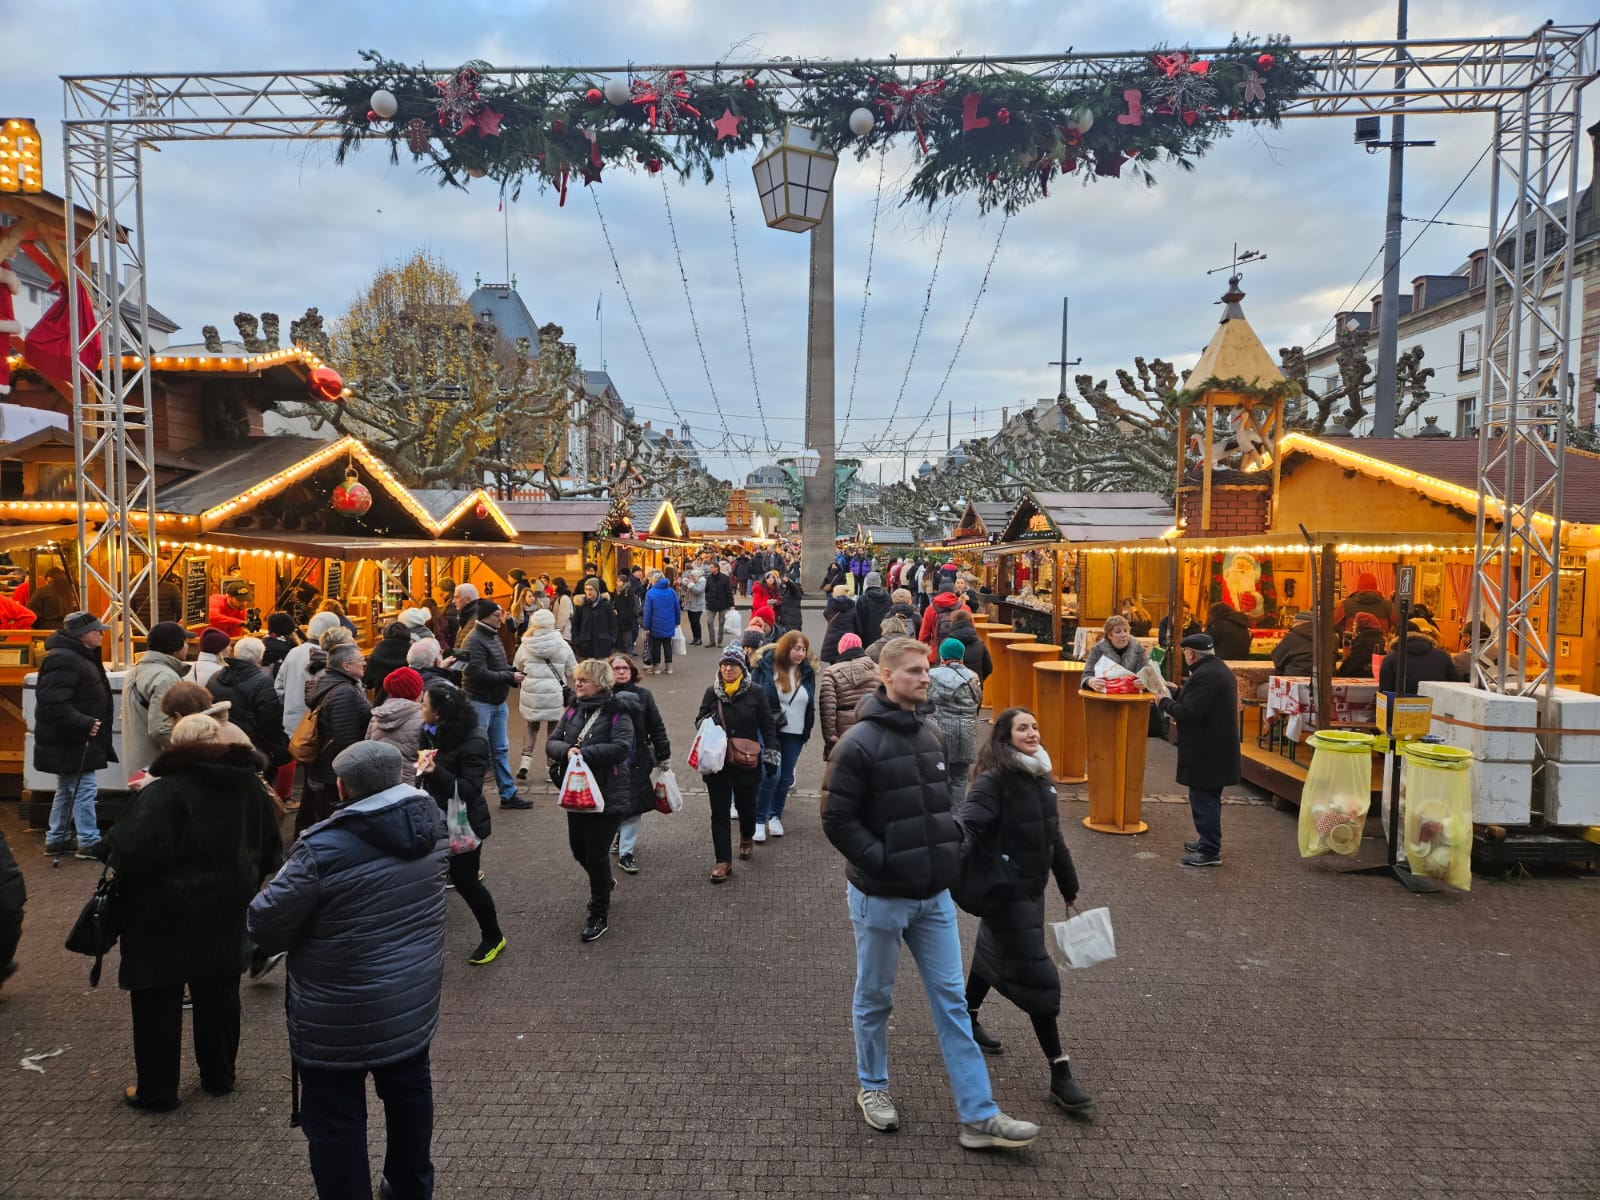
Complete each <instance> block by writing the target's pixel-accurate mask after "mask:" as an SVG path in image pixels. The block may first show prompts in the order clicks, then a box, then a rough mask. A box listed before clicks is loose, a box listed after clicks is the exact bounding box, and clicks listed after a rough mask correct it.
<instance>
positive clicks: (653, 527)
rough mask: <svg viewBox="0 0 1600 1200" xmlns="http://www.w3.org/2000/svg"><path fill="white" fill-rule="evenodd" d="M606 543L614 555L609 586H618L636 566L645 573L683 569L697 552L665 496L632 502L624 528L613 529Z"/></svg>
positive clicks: (681, 519)
mask: <svg viewBox="0 0 1600 1200" xmlns="http://www.w3.org/2000/svg"><path fill="white" fill-rule="evenodd" d="M604 540H605V543H606V545H607V546H608V547H609V548H610V550H611V552H612V554H613V555H614V556H615V558H614V570H613V571H612V573H611V575H610V576H609V577H608V578H607V579H606V582H607V583H608V584H615V583H616V576H617V575H618V574H620V573H621V572H623V571H627V570H631V569H632V568H633V567H643V568H644V569H645V570H646V571H659V570H660V569H661V568H662V567H665V566H669V565H670V566H673V567H680V566H682V565H683V564H684V562H686V561H687V560H689V559H691V558H693V557H694V555H695V553H696V552H697V547H696V544H695V540H694V539H693V538H691V537H690V536H689V528H688V526H687V525H685V524H684V521H683V518H682V517H681V516H679V515H678V510H677V507H676V506H675V505H674V504H673V503H672V501H671V500H668V499H667V498H666V497H664V496H646V497H643V498H641V499H637V500H630V501H629V502H628V514H627V521H626V523H625V528H622V529H617V530H614V531H613V532H612V533H611V535H610V536H608V537H606V538H605V539H604ZM603 569H604V566H603V565H602V570H603Z"/></svg>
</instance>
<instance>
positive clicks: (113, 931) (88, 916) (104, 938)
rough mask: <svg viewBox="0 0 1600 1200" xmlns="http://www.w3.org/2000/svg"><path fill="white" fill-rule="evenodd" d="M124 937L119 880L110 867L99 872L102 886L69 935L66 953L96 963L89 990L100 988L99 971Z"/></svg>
mask: <svg viewBox="0 0 1600 1200" xmlns="http://www.w3.org/2000/svg"><path fill="white" fill-rule="evenodd" d="M121 935H122V921H121V919H120V916H119V914H118V912H117V877H116V875H114V874H112V873H111V864H110V863H107V864H106V865H105V866H104V867H102V868H101V870H100V882H99V883H97V884H95V887H94V895H92V896H90V897H89V902H88V903H87V904H85V905H84V906H83V911H82V912H80V913H79V914H78V919H77V920H76V921H74V922H73V923H72V932H70V933H69V934H67V949H68V950H70V951H72V953H74V954H83V955H87V956H88V957H90V958H92V959H94V966H92V967H90V968H89V986H90V987H99V986H100V967H101V964H102V961H103V960H104V959H105V956H106V955H107V954H109V953H110V952H111V947H113V946H115V945H116V944H117V938H118V937H120V936H121Z"/></svg>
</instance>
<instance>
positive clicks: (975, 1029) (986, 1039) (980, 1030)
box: [967, 1008, 1005, 1054]
mask: <svg viewBox="0 0 1600 1200" xmlns="http://www.w3.org/2000/svg"><path fill="white" fill-rule="evenodd" d="M967 1015H968V1016H970V1017H971V1018H972V1040H973V1041H975V1042H977V1043H978V1049H979V1050H982V1051H983V1052H984V1053H985V1054H1003V1053H1005V1046H1004V1045H1003V1044H1002V1043H1001V1041H1000V1039H999V1038H997V1037H995V1036H994V1034H992V1033H990V1032H989V1031H988V1030H987V1029H985V1028H984V1027H983V1026H982V1025H980V1024H979V1023H978V1010H977V1009H975V1008H969V1009H967Z"/></svg>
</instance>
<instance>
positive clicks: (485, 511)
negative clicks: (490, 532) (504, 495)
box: [472, 500, 489, 521]
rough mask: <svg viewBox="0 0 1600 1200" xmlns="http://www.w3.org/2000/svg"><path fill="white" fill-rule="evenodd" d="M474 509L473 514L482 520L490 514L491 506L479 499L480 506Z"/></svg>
mask: <svg viewBox="0 0 1600 1200" xmlns="http://www.w3.org/2000/svg"><path fill="white" fill-rule="evenodd" d="M472 511H473V514H474V515H475V516H476V517H477V518H478V520H480V521H481V520H483V519H484V518H485V517H487V516H488V515H489V506H488V505H487V504H485V503H484V502H483V501H482V500H479V501H478V507H477V508H475V509H473V510H472Z"/></svg>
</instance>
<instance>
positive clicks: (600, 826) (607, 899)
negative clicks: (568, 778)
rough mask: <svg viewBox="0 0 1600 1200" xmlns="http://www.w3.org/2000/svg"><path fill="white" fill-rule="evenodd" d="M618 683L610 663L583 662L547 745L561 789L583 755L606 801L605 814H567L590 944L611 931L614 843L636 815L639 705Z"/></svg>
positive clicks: (574, 674) (575, 672)
mask: <svg viewBox="0 0 1600 1200" xmlns="http://www.w3.org/2000/svg"><path fill="white" fill-rule="evenodd" d="M616 683H617V680H616V676H615V675H613V674H612V673H611V667H610V666H609V665H608V664H607V663H606V662H605V660H604V659H598V658H586V659H584V660H583V661H582V662H581V663H579V664H578V665H577V667H576V668H574V670H573V672H572V690H573V692H574V694H575V695H576V700H575V702H574V703H573V705H572V707H571V708H569V709H567V711H566V712H565V713H563V714H562V716H561V724H560V725H558V726H556V731H555V732H554V733H552V734H551V735H550V736H549V737H547V738H546V739H545V743H544V752H545V754H546V755H547V756H548V757H549V759H550V778H551V779H552V780H554V781H555V783H556V786H558V787H559V786H560V782H561V777H562V775H564V774H565V773H566V768H567V760H568V758H570V757H571V756H573V755H582V756H583V761H584V764H585V765H586V766H587V767H588V768H589V772H590V774H591V775H592V776H593V777H594V781H595V783H596V784H598V785H599V788H600V795H601V796H602V797H604V799H605V808H604V809H603V810H602V811H600V812H572V811H568V813H567V845H568V846H569V847H570V848H571V850H572V857H573V860H574V861H575V862H577V864H578V865H579V866H580V867H582V868H583V869H584V871H586V872H587V873H588V875H589V917H588V920H587V921H585V922H584V926H583V931H582V932H581V933H580V934H579V935H578V936H579V937H580V938H581V939H582V940H583V941H585V942H593V941H596V940H598V939H599V938H601V937H603V936H604V935H605V932H606V930H607V929H608V928H609V927H610V917H611V889H612V888H614V887H616V886H617V881H616V880H615V879H613V878H612V877H611V857H610V854H611V840H612V839H613V838H614V837H616V836H617V829H618V827H619V826H620V825H621V824H622V822H623V819H624V818H625V817H628V816H631V815H632V813H633V811H634V809H633V786H632V783H633V781H632V776H631V769H632V768H631V764H632V761H633V757H634V733H633V718H632V717H630V716H629V715H628V709H629V708H631V707H633V706H634V705H635V704H636V703H637V701H635V700H632V699H631V698H630V700H629V701H628V702H627V703H624V702H623V700H622V699H621V698H619V697H618V696H617V695H616V694H615V692H614V691H613V689H614V688H615V687H616Z"/></svg>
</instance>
